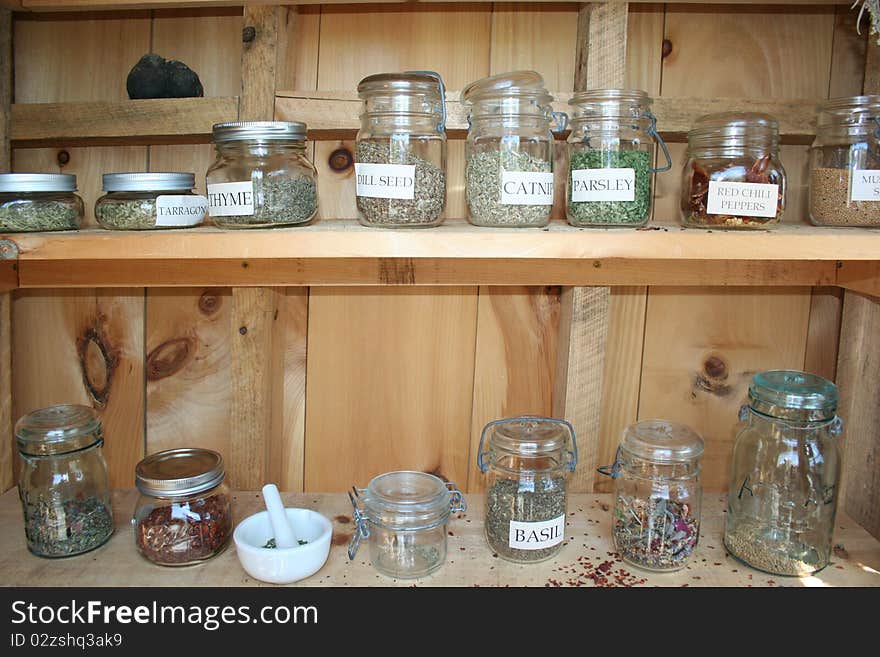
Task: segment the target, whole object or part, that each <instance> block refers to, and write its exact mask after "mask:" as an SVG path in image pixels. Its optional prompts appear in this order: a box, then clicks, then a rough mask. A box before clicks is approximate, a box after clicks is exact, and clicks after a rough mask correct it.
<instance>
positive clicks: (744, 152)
mask: <svg viewBox="0 0 880 657" xmlns="http://www.w3.org/2000/svg"><path fill="white" fill-rule="evenodd" d="M785 190H786V178H785V169H783V168H782V162H780V160H779V123H778V122H777V121H776V119H774V118H773V117H772V116H768V115H766V114H755V113H750V112H724V113H721V114H709V115H706V116H703V117H700V118H699V119H697V121H696V122H695V124H694V127H693V129H692V130H691V131H690V132H689V133H688V148H687V160H686V161H685V164H684V173H683V181H682V186H681V211H682V222H683V223H684V225H685V226H692V227H696V228H734V229H736V228H744V229H748V228H770V227H772V226H775V225H776V224H777V223H779V219H780V217H781V216H782V212H783V210H784V209H785Z"/></svg>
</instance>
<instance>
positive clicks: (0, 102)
mask: <svg viewBox="0 0 880 657" xmlns="http://www.w3.org/2000/svg"><path fill="white" fill-rule="evenodd" d="M11 106H12V12H11V11H9V10H8V9H0V173H5V172H7V171H9V170H10V166H11V163H12V157H11V156H12V152H11V150H10V147H9V125H10V118H9V115H10V108H11ZM14 449H15V446H14V443H13V440H12V294H11V293H10V292H0V492H2V491H5V490H7V489H9V488H12V486H14V485H15V473H14V471H13V470H14V463H15V459H14V451H13V450H14Z"/></svg>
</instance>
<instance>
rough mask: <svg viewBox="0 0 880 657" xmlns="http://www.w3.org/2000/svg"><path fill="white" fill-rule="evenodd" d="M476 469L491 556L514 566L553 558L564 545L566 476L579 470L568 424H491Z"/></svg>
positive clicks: (523, 419)
mask: <svg viewBox="0 0 880 657" xmlns="http://www.w3.org/2000/svg"><path fill="white" fill-rule="evenodd" d="M487 439H488V440H487ZM484 444H485V445H486V446H487V449H486V451H483V446H484ZM477 464H478V465H479V468H480V472H482V473H484V474H485V475H486V521H485V531H486V540H487V541H488V543H489V547H490V548H491V549H492V551H493V552H495V553H496V554H497V555H498V556H499V557H501V558H503V559H507V560H508V561H516V562H518V563H534V562H536V561H544V560H545V559H549V558H551V557H553V556H555V555H556V553H557V552H559V550H561V549H562V542H563V541H564V540H565V509H566V506H565V505H566V495H565V477H566V475H567V473H569V472H574V469H575V466H577V442H576V440H575V435H574V428H573V427H572V426H571V424H569V423H568V422H566V421H565V420H555V419H552V418H546V417H535V416H530V415H526V416H520V417H514V418H509V419H503V420H495V421H494V422H490V423H489V424H487V425H486V426H485V427H484V428H483V433H482V435H481V436H480V446H479V452H478V453H477Z"/></svg>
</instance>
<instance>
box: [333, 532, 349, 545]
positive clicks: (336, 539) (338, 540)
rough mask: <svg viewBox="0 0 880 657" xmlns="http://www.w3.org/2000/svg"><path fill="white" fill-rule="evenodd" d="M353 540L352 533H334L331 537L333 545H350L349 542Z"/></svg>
mask: <svg viewBox="0 0 880 657" xmlns="http://www.w3.org/2000/svg"><path fill="white" fill-rule="evenodd" d="M350 540H351V534H337V533H336V532H334V533H333V538H331V539H330V544H331V545H337V546H339V545H348V542H349V541H350Z"/></svg>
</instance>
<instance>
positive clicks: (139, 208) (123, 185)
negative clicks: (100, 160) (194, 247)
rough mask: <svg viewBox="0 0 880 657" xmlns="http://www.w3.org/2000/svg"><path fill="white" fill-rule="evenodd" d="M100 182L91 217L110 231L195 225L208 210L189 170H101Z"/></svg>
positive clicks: (206, 202)
mask: <svg viewBox="0 0 880 657" xmlns="http://www.w3.org/2000/svg"><path fill="white" fill-rule="evenodd" d="M103 181H104V191H105V192H106V194H104V196H102V197H101V198H99V199H98V200H97V201H96V202H95V219H97V221H98V223H99V224H100V225H101V226H102V227H104V228H108V229H110V230H149V229H150V228H187V227H190V226H198V225H199V224H200V223H202V220H203V219H204V218H205V213H206V212H207V210H208V199H206V198H205V197H204V196H199V195H197V194H193V192H192V189H193V187H195V182H196V179H195V175H193V174H191V173H105V174H104V176H103Z"/></svg>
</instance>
